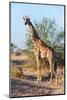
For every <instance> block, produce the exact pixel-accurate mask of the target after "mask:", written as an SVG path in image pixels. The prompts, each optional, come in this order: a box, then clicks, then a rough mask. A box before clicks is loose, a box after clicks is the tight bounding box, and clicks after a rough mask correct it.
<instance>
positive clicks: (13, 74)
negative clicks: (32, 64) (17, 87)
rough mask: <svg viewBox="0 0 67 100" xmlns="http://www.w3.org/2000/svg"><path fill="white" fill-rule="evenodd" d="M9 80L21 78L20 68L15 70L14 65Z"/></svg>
mask: <svg viewBox="0 0 67 100" xmlns="http://www.w3.org/2000/svg"><path fill="white" fill-rule="evenodd" d="M10 74H11V78H21V77H22V76H23V73H22V68H21V67H20V68H17V67H16V65H13V66H12V67H11V72H10Z"/></svg>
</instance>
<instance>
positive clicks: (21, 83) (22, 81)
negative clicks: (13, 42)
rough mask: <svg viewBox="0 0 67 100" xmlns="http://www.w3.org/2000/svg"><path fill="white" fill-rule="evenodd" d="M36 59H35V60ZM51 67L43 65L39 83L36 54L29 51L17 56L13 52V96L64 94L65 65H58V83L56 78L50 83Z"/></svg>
mask: <svg viewBox="0 0 67 100" xmlns="http://www.w3.org/2000/svg"><path fill="white" fill-rule="evenodd" d="M33 59H34V60H33ZM49 71H50V70H49V67H47V66H46V65H45V67H42V70H41V72H42V82H41V84H37V82H36V79H37V77H36V76H37V70H36V61H35V57H34V55H33V56H32V53H29V52H28V51H25V52H22V54H21V55H18V56H16V55H15V53H14V54H11V68H10V76H11V93H10V96H11V97H16V96H39V95H53V94H64V67H60V66H59V67H58V69H57V72H58V84H57V85H55V78H53V80H52V82H51V84H49Z"/></svg>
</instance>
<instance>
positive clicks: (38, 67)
mask: <svg viewBox="0 0 67 100" xmlns="http://www.w3.org/2000/svg"><path fill="white" fill-rule="evenodd" d="M37 83H41V66H37Z"/></svg>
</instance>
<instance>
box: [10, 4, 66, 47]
mask: <svg viewBox="0 0 67 100" xmlns="http://www.w3.org/2000/svg"><path fill="white" fill-rule="evenodd" d="M25 15H28V16H29V17H30V18H31V21H32V23H33V24H34V20H35V21H38V20H41V19H42V18H43V17H47V18H49V19H55V22H56V24H57V25H58V26H59V27H62V28H63V29H64V6H55V5H35V4H23V3H11V42H12V43H14V44H16V45H17V46H18V47H19V48H23V49H24V48H26V45H25V43H26V33H27V26H25V25H24V21H23V16H25Z"/></svg>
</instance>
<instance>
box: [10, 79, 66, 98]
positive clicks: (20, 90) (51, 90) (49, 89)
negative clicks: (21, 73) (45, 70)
mask: <svg viewBox="0 0 67 100" xmlns="http://www.w3.org/2000/svg"><path fill="white" fill-rule="evenodd" d="M53 94H64V84H63V83H62V82H60V83H58V85H55V84H54V82H52V84H49V83H48V81H43V82H42V83H41V84H37V82H36V80H35V81H32V80H26V79H11V97H16V96H40V95H53Z"/></svg>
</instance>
